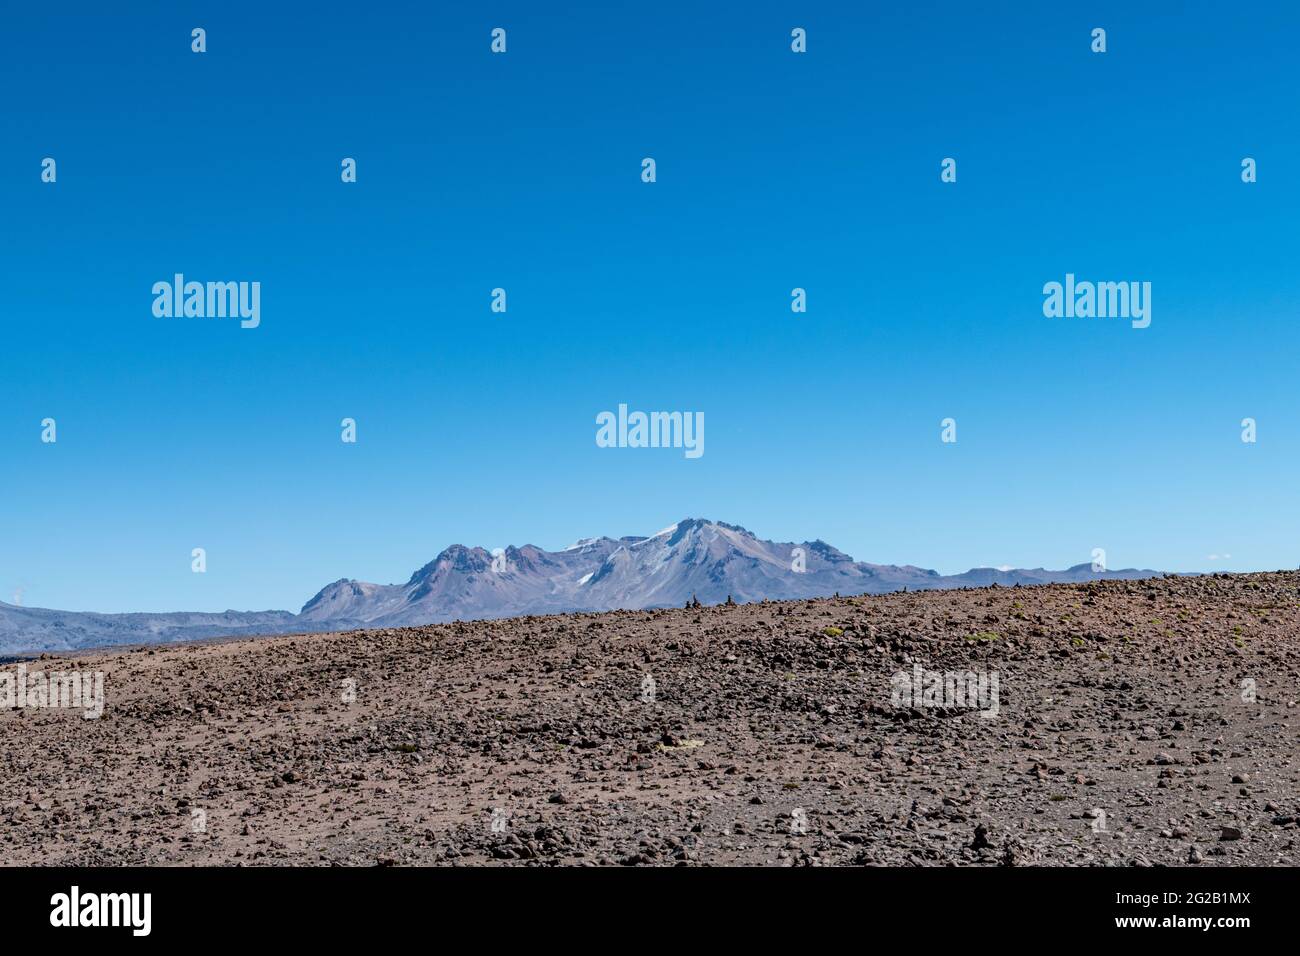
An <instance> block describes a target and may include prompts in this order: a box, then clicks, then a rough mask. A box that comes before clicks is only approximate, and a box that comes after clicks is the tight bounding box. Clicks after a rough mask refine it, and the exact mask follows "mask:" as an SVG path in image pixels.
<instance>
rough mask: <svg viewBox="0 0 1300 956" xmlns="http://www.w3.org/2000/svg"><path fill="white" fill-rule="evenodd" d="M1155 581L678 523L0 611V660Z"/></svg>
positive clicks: (1124, 573) (1130, 574)
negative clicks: (219, 592)
mask: <svg viewBox="0 0 1300 956" xmlns="http://www.w3.org/2000/svg"><path fill="white" fill-rule="evenodd" d="M1158 574H1160V572H1157V571H1151V570H1138V569H1135V568H1127V569H1124V570H1120V571H1093V570H1092V567H1091V565H1089V564H1079V565H1075V566H1074V567H1072V568H1067V569H1066V570H1064V571H1047V570H1044V569H1042V568H1034V569H1030V570H1025V569H1019V568H1016V569H1003V568H973V569H972V570H970V571H967V572H965V573H963V574H953V575H941V574H939V573H938V572H936V571H931V570H927V569H925V568H919V567H915V566H913V565H894V564H867V563H864V562H861V561H854V560H853V559H852V558H851V557H849V556H848V555H847V554H845V553H844V552H842V551H839V550H837V549H836V548H834V547H832V546H831V545H829V544H827V543H826V542H824V541H821V540H818V541H804V542H802V543H794V542H773V541H764V540H762V539H760V538H758V537H756V536H755V535H753V534H752V533H750V532H749V531H746V530H745V529H744V528H741V527H739V526H737V525H732V524H726V523H724V522H720V521H716V522H715V521H708V520H705V519H700V518H688V519H686V520H684V521H679V522H677V523H676V524H674V525H671V526H669V527H667V528H665V529H663V530H662V531H660V532H659V533H658V534H654V535H651V536H649V537H639V536H632V537H624V538H604V537H601V538H585V539H583V540H581V541H578V542H576V543H574V544H572V545H570V546H569V547H567V548H565V549H563V550H562V551H546V550H544V549H542V548H539V547H536V546H535V545H531V544H528V545H524V546H523V547H509V548H506V549H504V550H498V551H496V552H488V551H487V550H485V549H483V548H478V547H474V548H470V547H465V546H463V545H452V546H451V547H449V548H447V549H446V550H444V551H443V552H442V553H441V554H439V555H438V556H437V557H436V558H434V559H433V560H432V561H430V562H429V563H428V564H426V565H425V566H424V567H422V568H420V569H419V570H418V571H416V572H415V573H414V574H412V575H411V577H410V580H408V581H407V582H406V583H405V584H370V583H367V582H364V581H356V580H351V579H343V580H339V581H335V582H334V583H333V584H329V585H326V586H325V587H324V588H322V589H321V590H320V591H319V592H318V593H317V594H316V595H315V596H314V597H313V598H312V599H311V600H309V601H308V602H307V603H306V604H305V605H303V608H302V610H301V611H300V612H299V613H297V614H293V613H291V612H289V611H226V612H224V613H215V614H209V613H188V612H175V613H160V614H149V613H132V614H96V613H90V612H80V611H53V610H47V609H43V608H26V607H20V606H16V605H12V604H5V603H3V602H0V654H19V653H29V652H37V651H68V650H78V649H82V648H89V647H103V646H109V645H116V644H153V643H166V642H171V641H179V640H195V639H200V638H211V637H236V636H246V635H253V634H283V633H290V632H303V631H340V630H351V629H354V628H366V627H401V626H408V625H417V624H436V623H442V622H446V621H452V620H472V619H480V618H500V617H514V616H519V615H528V614H559V613H565V612H570V611H609V610H615V609H629V608H630V609H648V608H659V607H680V606H682V605H684V604H686V603H687V602H688V601H692V600H699V601H700V603H702V604H720V603H722V602H724V601H726V600H727V599H729V598H730V599H731V600H733V601H736V602H737V603H744V602H749V601H762V600H785V599H793V598H812V597H828V596H830V595H832V594H836V593H838V594H841V595H854V594H883V593H886V592H889V591H899V590H904V589H910V590H922V589H933V588H963V587H987V586H989V585H991V584H998V585H1001V586H1007V587H1010V586H1013V585H1017V584H1021V585H1029V584H1049V583H1062V582H1079V581H1091V580H1097V579H1100V578H1128V579H1136V578H1145V577H1154V576H1157V575H1158Z"/></svg>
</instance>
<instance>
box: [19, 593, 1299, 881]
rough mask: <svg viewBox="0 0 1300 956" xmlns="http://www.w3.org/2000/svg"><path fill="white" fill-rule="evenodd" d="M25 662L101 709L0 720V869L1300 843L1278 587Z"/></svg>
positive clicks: (1095, 855) (557, 624)
mask: <svg viewBox="0 0 1300 956" xmlns="http://www.w3.org/2000/svg"><path fill="white" fill-rule="evenodd" d="M918 664H919V665H921V667H922V668H924V669H926V670H932V671H938V672H958V673H965V672H972V673H974V674H976V675H982V676H984V677H985V678H986V679H989V680H990V681H991V678H992V675H994V674H996V677H997V687H998V699H997V701H996V704H997V707H996V709H997V713H996V715H995V716H994V715H992V714H989V715H987V716H984V715H981V714H980V713H978V712H977V710H975V709H970V708H968V707H965V706H951V704H952V702H951V701H948V702H946V703H947V704H949V705H950V706H927V705H926V704H927V701H925V700H924V699H922V700H919V701H913V702H910V703H911V704H913V706H909V701H907V700H906V699H900V698H898V697H896V696H894V690H896V689H897V686H896V685H894V684H891V678H892V677H894V675H896V674H898V673H900V672H903V673H906V674H909V675H911V674H913V673H914V667H915V665H918ZM28 667H29V670H33V671H35V670H38V669H43V670H45V671H57V670H66V669H70V668H76V669H78V670H81V671H83V672H85V671H93V670H100V671H103V672H104V674H105V681H106V683H105V692H106V693H105V700H106V703H105V710H104V713H103V716H102V717H101V718H99V719H98V720H84V719H82V717H81V716H80V713H79V712H76V711H69V710H49V709H44V710H41V709H32V708H26V709H18V708H11V709H5V710H0V859H2V860H3V862H4V863H6V864H9V865H28V864H143V863H159V864H223V865H232V864H233V865H239V864H245V865H283V864H323V865H333V864H342V865H373V864H376V863H378V864H398V865H405V864H461V865H465V864H516V865H519V864H522V865H557V864H606V865H608V864H639V865H674V864H745V865H752V864H763V865H807V864H811V865H845V864H872V865H875V864H886V865H937V864H961V865H1019V866H1024V865H1040V864H1088V865H1148V864H1152V865H1184V864H1192V865H1195V864H1198V863H1199V864H1201V865H1211V864H1234V865H1235V864H1262V865H1274V864H1291V865H1294V864H1295V863H1297V861H1298V860H1300V852H1298V851H1297V837H1298V836H1300V829H1298V828H1297V827H1298V822H1300V787H1298V786H1297V783H1298V780H1300V774H1298V761H1297V754H1298V751H1300V739H1298V738H1297V729H1298V728H1300V708H1298V707H1297V700H1298V699H1300V572H1287V573H1276V574H1254V575H1233V576H1226V575H1218V576H1212V577H1202V578H1181V579H1173V578H1168V579H1161V580H1153V581H1137V582H1129V581H1107V582H1100V583H1096V584H1088V585H1049V586H1043V587H1032V588H989V589H980V590H965V591H946V592H923V593H905V594H893V595H887V596H881V597H860V598H844V599H827V600H812V601H793V602H781V603H763V604H751V605H743V606H732V607H726V606H724V607H707V608H699V609H683V610H669V611H651V612H613V613H606V614H583V615H568V616H561V617H546V618H523V619H516V620H510V621H492V622H480V623H469V624H450V625H440V626H433V627H419V628H408V629H385V630H368V631H354V632H350V633H342V634H315V635H308V636H287V637H274V638H264V639H257V640H239V641H234V642H229V643H218V644H202V645H187V646H174V647H167V648H156V649H140V650H133V651H121V650H114V651H112V652H109V653H101V654H90V655H85V656H79V657H75V658H64V659H53V658H44V659H41V660H39V661H33V662H31V663H30V664H29V665H28ZM14 668H15V665H12V664H10V665H6V666H5V667H4V668H3V670H4V671H6V672H13V671H14ZM647 675H648V676H649V677H650V678H651V680H652V681H653V684H651V682H650V681H647V679H646V678H647ZM966 703H970V702H969V701H968V702H966ZM980 703H981V704H982V705H988V704H989V703H990V701H989V700H988V699H982V700H981V701H980ZM915 704H920V705H921V706H914V705H915ZM984 709H985V710H986V711H991V710H992V707H990V706H984Z"/></svg>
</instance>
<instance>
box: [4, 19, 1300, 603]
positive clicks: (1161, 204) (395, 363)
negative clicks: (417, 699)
mask: <svg viewBox="0 0 1300 956" xmlns="http://www.w3.org/2000/svg"><path fill="white" fill-rule="evenodd" d="M78 8H80V9H78ZM196 26H202V27H204V28H205V29H206V30H207V35H208V52H207V53H205V54H202V55H196V54H193V53H191V52H190V30H191V29H192V28H193V27H196ZM497 26H500V27H504V28H505V29H507V31H508V52H507V53H506V54H505V55H503V56H500V55H499V56H494V55H492V54H491V53H490V52H489V41H490V37H489V33H490V31H491V29H492V28H493V27H497ZM796 26H800V27H804V28H806V29H807V31H808V48H809V50H808V53H807V54H805V55H796V54H793V53H792V52H791V51H790V47H789V42H790V41H789V35H790V30H791V29H792V28H793V27H796ZM1098 26H1100V27H1104V28H1105V29H1106V30H1107V31H1108V52H1107V53H1105V54H1104V55H1095V54H1093V53H1091V52H1090V49H1089V47H1090V31H1091V29H1092V28H1093V27H1098ZM1297 35H1300V12H1298V10H1297V7H1296V5H1294V4H1228V3H1222V4H1200V3H1192V2H1185V0H1183V2H1177V3H1174V2H1169V3H1143V4H1134V3H1131V2H1124V3H1119V2H1116V3H1042V2H1024V3H995V4H976V3H960V4H959V3H934V2H929V3H926V2H909V3H904V4H874V3H873V4H857V3H854V4H850V3H839V4H829V3H800V2H784V3H766V2H754V0H747V2H743V3H741V2H734V3H713V4H700V3H691V4H679V3H667V2H665V3H655V4H650V5H644V4H631V3H629V4H621V3H616V4H611V3H592V4H574V5H566V6H565V7H564V8H563V10H561V9H560V8H555V9H553V10H547V9H543V8H541V7H539V5H538V4H536V3H488V4H459V5H445V4H431V3H427V2H423V0H422V2H410V3H382V2H378V3H371V4H362V5H351V4H349V5H347V6H346V7H344V8H338V9H334V8H332V7H331V5H330V4H315V5H303V6H302V7H301V8H300V10H299V11H298V12H294V13H287V12H282V10H281V8H279V6H278V5H273V4H267V3H265V2H259V3H244V2H229V0H223V2H222V3H219V4H218V3H175V2H139V3H132V4H128V5H124V6H123V8H122V9H115V10H112V11H111V12H110V11H109V10H108V9H107V8H106V7H105V6H104V5H103V4H94V5H91V4H71V5H66V6H62V7H58V8H57V9H55V8H52V7H44V8H43V7H41V6H40V5H32V4H10V5H8V6H7V7H6V10H5V13H4V22H3V29H0V100H2V101H3V116H4V122H3V132H2V133H0V216H2V217H3V227H2V228H0V260H2V261H3V263H4V267H3V289H2V291H3V298H2V299H0V309H2V313H0V322H2V323H3V333H4V335H3V341H4V348H3V349H0V505H2V506H3V507H2V509H0V599H2V600H6V601H9V600H12V599H13V595H14V592H15V591H16V590H17V589H19V588H21V589H22V591H23V597H22V603H24V604H26V605H31V606H44V607H58V608H66V609H77V610H103V611H125V610H180V609H189V610H219V609H224V608H238V609H260V608H272V607H273V608H289V609H292V610H296V609H297V608H298V607H299V606H300V605H301V604H302V603H303V602H304V601H305V600H307V599H308V598H309V597H310V596H311V595H312V594H313V593H315V591H316V590H317V589H318V588H319V587H321V586H322V585H324V584H326V583H327V582H329V581H332V580H335V579H338V578H340V577H356V578H361V579H363V580H371V581H378V582H385V583H386V582H392V581H404V580H405V579H406V578H407V577H408V576H409V575H410V573H411V572H412V571H413V570H414V569H415V568H417V567H418V566H420V565H421V564H423V563H424V562H426V561H428V560H429V559H430V558H432V557H433V556H434V555H435V554H436V553H437V552H439V551H440V550H441V549H442V548H443V547H445V546H446V545H448V544H450V543H453V542H461V543H465V544H481V545H483V546H485V547H489V548H491V547H497V546H502V545H505V544H510V543H514V544H522V543H526V542H531V543H535V544H538V545H541V546H543V547H548V548H559V547H563V546H565V545H567V544H568V543H570V542H571V541H572V540H573V539H575V538H578V537H582V536H587V535H595V534H611V535H620V534H633V533H642V534H649V533H653V532H655V531H656V530H658V529H659V528H661V527H663V526H665V525H667V524H669V523H671V522H673V521H675V520H677V519H679V518H683V517H686V516H701V517H710V518H715V519H721V520H726V521H731V522H735V523H738V524H743V525H745V526H746V527H748V528H750V529H751V530H753V531H754V532H756V533H757V534H759V535H760V536H762V537H767V538H774V539H778V540H790V539H795V540H803V539H807V538H817V537H820V538H823V539H825V540H827V541H830V542H831V543H833V544H835V545H836V546H838V547H840V548H841V549H843V550H845V551H847V552H849V553H850V554H852V555H853V556H854V557H856V558H858V559H861V560H868V561H874V562H883V563H892V562H897V563H915V564H920V565H924V566H927V567H934V568H937V569H938V570H940V571H945V572H951V571H959V570H965V569H966V568H968V567H971V566H976V565H1003V564H1006V565H1016V566H1048V567H1064V566H1067V565H1072V564H1077V563H1080V562H1084V561H1088V560H1090V555H1091V550H1092V549H1093V548H1094V547H1103V548H1105V549H1106V551H1107V554H1108V558H1109V563H1110V565H1111V566H1112V567H1121V566H1140V567H1152V568H1160V569H1171V570H1205V569H1222V568H1231V569H1274V568H1278V567H1295V566H1296V565H1297V563H1298V562H1300V547H1298V546H1297V545H1298V539H1300V534H1298V532H1300V521H1298V520H1297V515H1298V514H1300V509H1298V508H1297V506H1296V498H1295V485H1296V475H1297V473H1300V400H1298V399H1297V395H1298V394H1300V392H1298V391H1297V376H1296V365H1297V358H1298V357H1300V349H1298V348H1297V346H1300V333H1298V332H1297V320H1298V319H1300V261H1298V255H1297V254H1298V252H1300V234H1298V232H1297V229H1298V228H1300V227H1297V224H1296V218H1295V210H1296V209H1297V208H1300V202H1298V200H1300V177H1297V175H1296V172H1295V170H1296V167H1297V164H1300V135H1298V127H1300V109H1298V108H1297V90H1300V61H1297V58H1296V53H1295V38H1296V36H1297ZM46 156H50V157H54V158H55V159H56V160H57V162H58V181H57V183H55V184H54V185H48V184H43V183H42V182H41V181H40V162H41V160H42V158H43V157H46ZM345 156H351V157H355V158H356V159H357V162H358V174H359V177H358V178H359V181H358V182H357V183H356V184H350V185H345V184H343V183H341V182H340V179H339V164H340V160H341V159H342V158H343V157H345ZM645 156H652V157H654V158H655V159H656V161H657V163H658V182H656V183H654V184H644V183H642V182H641V181H640V169H641V167H640V163H641V159H642V158H643V157H645ZM948 156H951V157H954V158H956V159H957V161H958V182H957V183H956V184H943V183H941V182H940V179H939V164H940V160H941V159H943V158H944V157H948ZM1245 156H1252V157H1255V158H1256V159H1257V160H1258V164H1259V182H1258V183H1256V184H1254V185H1245V184H1243V183H1242V182H1241V179H1240V163H1241V160H1242V158H1243V157H1245ZM176 272H183V273H185V274H186V276H187V277H188V278H191V279H199V280H209V279H211V280H234V279H243V280H250V281H251V280H257V281H260V282H261V284H262V303H261V307H262V320H261V327H260V328H258V329H255V330H242V329H240V328H239V327H238V324H237V323H236V322H232V321H230V320H224V321H223V320H203V319H158V318H155V317H154V316H153V314H152V311H151V307H152V301H153V300H152V296H151V294H150V288H151V286H152V284H153V283H154V282H156V281H159V280H165V279H170V278H171V276H172V275H173V273H176ZM1067 272H1073V273H1075V274H1076V275H1078V276H1079V277H1080V278H1081V279H1084V278H1092V279H1106V280H1128V279H1132V280H1142V281H1150V282H1151V283H1152V285H1153V293H1152V295H1153V303H1152V304H1153V316H1152V324H1151V327H1150V328H1148V329H1145V330H1134V329H1132V328H1130V327H1129V325H1128V323H1127V322H1125V321H1122V320H1099V319H1048V318H1045V317H1044V316H1043V313H1042V301H1043V296H1042V286H1043V284H1044V283H1045V282H1048V281H1052V280H1057V281H1060V280H1062V279H1063V278H1064V275H1065V273H1067ZM496 286H502V287H504V288H506V289H507V292H508V296H509V300H508V301H509V311H508V312H507V313H506V314H505V315H497V314H493V313H492V312H490V310H489V302H490V290H491V289H492V288H494V287H496ZM796 286H802V287H804V288H806V289H807V290H808V303H809V308H808V312H807V313H806V314H805V315H795V314H793V313H791V311H790V308H789V302H790V290H791V289H792V288H794V287H796ZM620 402H624V403H627V404H628V405H629V406H630V407H631V408H633V409H642V410H691V411H703V412H704V413H705V419H706V453H705V455H704V456H703V457H702V458H700V459H697V460H688V459H686V458H685V457H684V456H683V455H682V453H681V452H680V451H679V450H654V449H638V450H631V449H601V448H597V447H596V444H595V440H594V439H595V415H596V414H597V413H598V412H600V411H602V410H607V409H611V410H612V409H615V408H616V407H617V405H618V404H619V403H620ZM47 416H48V417H53V418H55V419H56V420H57V422H58V442H57V444H54V445H48V444H42V443H41V441H40V422H41V419H43V418H45V417H47ZM349 416H350V417H353V418H355V419H356V420H357V422H358V433H359V441H358V443H357V444H356V445H345V444H343V443H342V442H341V441H340V439H339V431H340V430H339V422H340V420H341V419H342V418H344V417H349ZM947 416H952V417H954V418H956V419H957V422H958V442H957V443H956V444H955V445H945V444H942V443H941V442H940V440H939V431H940V429H939V422H940V420H941V419H942V418H944V417H947ZM1247 416H1250V417H1254V418H1255V419H1257V421H1258V423H1259V425H1258V427H1259V441H1258V443H1257V444H1254V445H1248V444H1244V443H1242V441H1241V440H1240V431H1241V430H1240V425H1239V423H1240V421H1241V419H1242V418H1244V417H1247ZM194 547H203V548H206V549H207V553H208V573H207V574H203V575H199V574H192V573H191V571H190V551H191V549H192V548H194ZM1211 555H1219V556H1222V555H1231V558H1227V559H1225V558H1222V557H1219V558H1217V559H1211V558H1210V556H1211Z"/></svg>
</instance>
